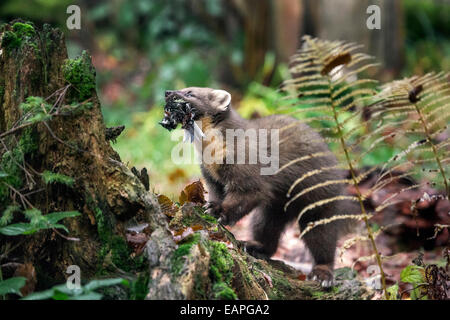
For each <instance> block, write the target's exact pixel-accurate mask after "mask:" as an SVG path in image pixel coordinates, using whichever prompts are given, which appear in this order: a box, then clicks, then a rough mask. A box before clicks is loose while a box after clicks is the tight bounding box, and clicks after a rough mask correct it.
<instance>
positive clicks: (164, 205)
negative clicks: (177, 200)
mask: <svg viewBox="0 0 450 320" xmlns="http://www.w3.org/2000/svg"><path fill="white" fill-rule="evenodd" d="M158 203H159V206H160V207H161V212H162V213H164V214H165V215H166V216H168V217H174V216H175V213H176V212H177V211H178V207H177V206H176V205H175V204H174V203H173V201H172V200H170V199H169V197H167V196H165V195H163V194H160V195H158Z"/></svg>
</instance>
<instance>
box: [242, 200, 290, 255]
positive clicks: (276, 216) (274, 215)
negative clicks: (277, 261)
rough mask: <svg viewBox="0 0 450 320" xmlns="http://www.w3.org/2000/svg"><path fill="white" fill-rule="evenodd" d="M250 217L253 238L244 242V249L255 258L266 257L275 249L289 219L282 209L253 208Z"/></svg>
mask: <svg viewBox="0 0 450 320" xmlns="http://www.w3.org/2000/svg"><path fill="white" fill-rule="evenodd" d="M255 210H256V212H254V215H253V217H252V231H253V240H254V241H248V242H247V243H246V250H247V252H248V253H249V254H251V255H252V256H254V257H257V258H263V259H268V258H270V257H271V256H272V255H273V254H274V253H275V251H277V247H278V241H279V239H280V236H281V233H282V232H283V230H284V229H285V227H286V224H287V223H288V222H289V221H290V219H288V217H287V214H286V213H285V212H283V211H282V210H281V211H280V210H279V209H278V210H276V209H275V210H274V209H271V208H261V207H258V208H256V209H255Z"/></svg>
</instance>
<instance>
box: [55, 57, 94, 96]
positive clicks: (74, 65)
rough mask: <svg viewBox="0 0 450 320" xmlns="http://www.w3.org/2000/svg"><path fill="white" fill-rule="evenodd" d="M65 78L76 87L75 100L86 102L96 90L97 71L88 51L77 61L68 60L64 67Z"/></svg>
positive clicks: (73, 94) (73, 91) (73, 93)
mask: <svg viewBox="0 0 450 320" xmlns="http://www.w3.org/2000/svg"><path fill="white" fill-rule="evenodd" d="M62 71H63V74H64V78H65V79H66V80H67V81H68V82H69V83H70V84H72V85H73V86H74V89H75V90H72V93H71V96H72V99H73V100H78V101H84V100H86V99H87V98H89V97H90V96H91V95H92V91H93V90H94V89H95V69H94V67H93V66H92V63H91V58H90V57H89V55H88V53H87V52H86V51H83V53H82V54H81V56H80V57H78V58H76V59H67V60H66V61H65V62H64V65H63V67H62Z"/></svg>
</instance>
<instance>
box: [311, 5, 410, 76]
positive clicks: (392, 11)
mask: <svg viewBox="0 0 450 320" xmlns="http://www.w3.org/2000/svg"><path fill="white" fill-rule="evenodd" d="M304 4H305V12H304V15H305V21H306V22H305V23H306V24H305V28H304V29H305V32H306V33H309V34H311V35H313V36H317V37H320V38H323V39H325V40H346V41H352V42H357V43H359V44H363V45H364V46H365V48H366V49H365V50H366V51H367V52H368V53H370V54H371V55H373V56H375V57H376V58H377V59H379V61H380V62H381V63H382V65H383V68H384V70H382V71H381V72H383V74H380V75H378V76H380V77H382V78H388V79H389V78H392V77H394V76H398V75H399V73H400V71H401V69H402V67H403V63H404V61H403V60H404V58H403V57H404V30H403V28H404V26H403V20H404V19H403V9H402V8H403V6H402V2H401V1H381V0H339V1H335V0H304ZM372 4H374V5H378V6H379V7H380V9H381V10H380V11H381V29H380V30H377V29H374V30H370V29H368V28H367V26H366V21H367V18H368V17H369V14H367V13H366V10H367V7H368V6H370V5H372Z"/></svg>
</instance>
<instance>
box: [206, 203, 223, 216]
mask: <svg viewBox="0 0 450 320" xmlns="http://www.w3.org/2000/svg"><path fill="white" fill-rule="evenodd" d="M203 209H205V213H207V214H209V215H211V216H213V217H214V218H216V219H218V218H220V217H221V215H222V213H223V209H222V204H221V203H219V202H217V201H208V202H207V203H206V204H205V205H204V206H203Z"/></svg>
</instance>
